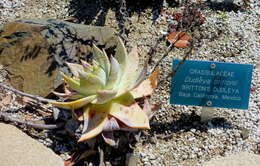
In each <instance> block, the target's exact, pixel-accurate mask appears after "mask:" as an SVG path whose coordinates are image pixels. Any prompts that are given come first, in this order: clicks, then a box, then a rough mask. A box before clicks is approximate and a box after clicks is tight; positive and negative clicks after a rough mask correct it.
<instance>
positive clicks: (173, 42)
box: [152, 32, 185, 72]
mask: <svg viewBox="0 0 260 166" xmlns="http://www.w3.org/2000/svg"><path fill="white" fill-rule="evenodd" d="M181 34H182V33H181V32H178V33H177V35H176V36H175V38H174V39H173V40H172V42H171V43H170V45H169V47H168V48H167V50H166V52H165V53H164V54H163V56H162V57H161V58H160V59H159V60H158V61H157V63H156V64H155V65H154V68H153V70H152V72H154V71H155V69H156V68H157V67H158V66H159V64H160V63H161V61H162V60H163V59H164V58H165V57H166V56H167V55H168V54H169V52H170V51H172V49H173V48H174V44H175V43H176V42H177V41H178V40H179V39H180V38H181V37H183V36H184V35H185V33H183V34H182V35H181Z"/></svg>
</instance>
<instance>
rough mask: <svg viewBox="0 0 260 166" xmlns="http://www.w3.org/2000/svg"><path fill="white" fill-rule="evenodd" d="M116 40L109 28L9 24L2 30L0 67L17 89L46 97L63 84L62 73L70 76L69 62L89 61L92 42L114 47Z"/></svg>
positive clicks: (49, 21)
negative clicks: (88, 55) (87, 59)
mask: <svg viewBox="0 0 260 166" xmlns="http://www.w3.org/2000/svg"><path fill="white" fill-rule="evenodd" d="M114 36H115V35H114V31H113V29H111V28H109V27H97V26H87V25H82V24H73V23H69V22H65V21H60V20H55V19H43V20H20V21H19V22H10V23H7V24H5V25H3V27H2V28H1V29H0V65H3V67H4V69H5V70H6V71H7V72H8V79H7V80H8V81H9V83H10V84H11V85H12V86H13V87H14V88H16V89H18V90H21V91H24V92H27V93H30V94H34V95H40V96H43V97H46V96H48V95H49V94H50V93H51V91H53V90H55V89H56V88H57V87H59V85H61V84H62V82H63V81H62V79H61V75H60V74H59V71H61V72H63V73H65V74H70V72H69V70H68V68H67V66H66V65H65V63H66V62H76V63H79V59H84V58H86V54H88V53H89V52H90V50H91V47H90V46H91V43H92V42H93V41H94V42H95V43H96V44H97V45H99V46H101V45H102V46H105V48H109V47H114V46H115V43H116V41H114V40H112V39H114Z"/></svg>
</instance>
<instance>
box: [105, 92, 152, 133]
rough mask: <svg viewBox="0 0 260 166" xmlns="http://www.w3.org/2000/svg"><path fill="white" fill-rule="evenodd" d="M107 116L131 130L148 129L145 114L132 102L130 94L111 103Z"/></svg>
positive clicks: (147, 120)
mask: <svg viewBox="0 0 260 166" xmlns="http://www.w3.org/2000/svg"><path fill="white" fill-rule="evenodd" d="M109 114H110V115H111V116H113V117H115V118H116V119H118V120H119V121H121V122H122V123H124V124H125V125H126V126H128V127H131V128H141V129H149V128H150V126H149V119H148V117H147V115H146V114H145V112H144V111H143V110H142V109H141V108H140V107H139V105H138V104H137V103H136V102H135V101H134V98H133V96H132V95H131V94H130V93H126V94H124V95H122V96H120V97H118V98H117V99H114V100H113V102H111V107H110V111H109Z"/></svg>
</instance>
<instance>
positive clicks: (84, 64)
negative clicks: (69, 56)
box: [80, 60, 93, 73]
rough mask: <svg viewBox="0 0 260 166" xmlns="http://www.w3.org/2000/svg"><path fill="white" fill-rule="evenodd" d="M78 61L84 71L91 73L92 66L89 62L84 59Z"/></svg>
mask: <svg viewBox="0 0 260 166" xmlns="http://www.w3.org/2000/svg"><path fill="white" fill-rule="evenodd" d="M80 61H81V64H82V67H83V71H84V72H86V73H91V72H92V71H93V66H92V65H91V64H89V63H88V62H86V61H84V60H80Z"/></svg>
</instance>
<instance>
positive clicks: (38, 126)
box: [0, 112, 64, 130]
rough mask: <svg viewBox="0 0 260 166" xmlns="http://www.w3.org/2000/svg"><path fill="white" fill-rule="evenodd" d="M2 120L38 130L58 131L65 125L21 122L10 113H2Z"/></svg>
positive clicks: (0, 115)
mask: <svg viewBox="0 0 260 166" xmlns="http://www.w3.org/2000/svg"><path fill="white" fill-rule="evenodd" d="M0 119H3V121H6V122H8V121H11V122H16V123H19V124H23V125H25V126H27V127H32V128H36V129H43V130H53V129H58V128H61V127H63V126H64V123H57V124H49V125H46V124H35V123H33V122H26V121H23V120H20V119H18V118H15V117H12V115H11V114H8V113H4V112H0Z"/></svg>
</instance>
